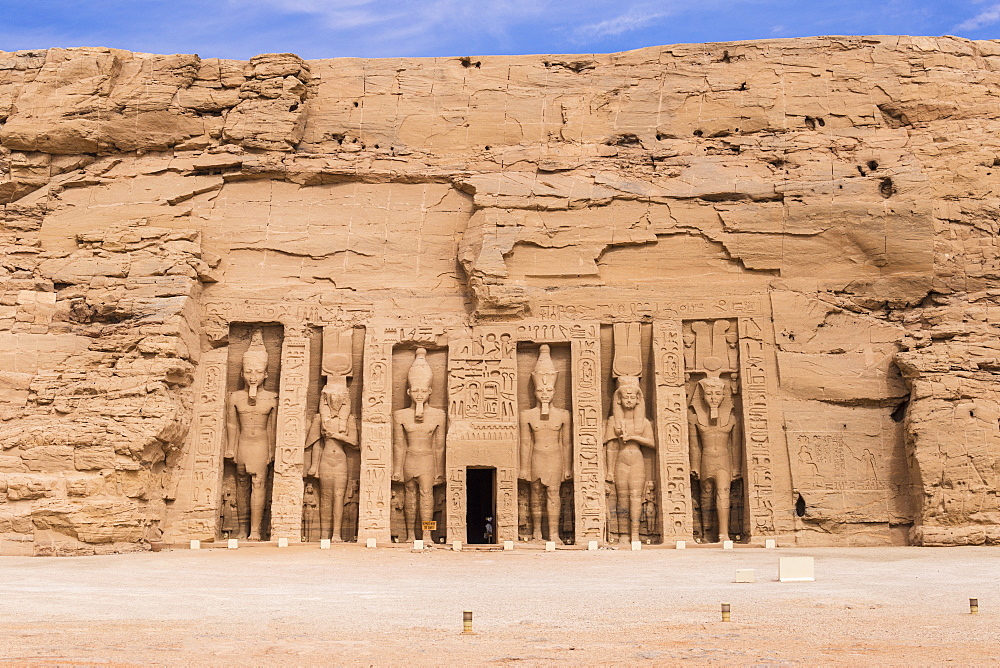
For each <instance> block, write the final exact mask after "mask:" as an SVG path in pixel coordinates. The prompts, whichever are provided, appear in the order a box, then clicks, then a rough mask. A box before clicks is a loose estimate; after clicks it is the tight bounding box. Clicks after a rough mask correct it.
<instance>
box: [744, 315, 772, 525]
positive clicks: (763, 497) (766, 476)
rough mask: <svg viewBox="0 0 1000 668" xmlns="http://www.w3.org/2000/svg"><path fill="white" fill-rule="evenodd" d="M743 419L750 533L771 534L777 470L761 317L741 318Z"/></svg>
mask: <svg viewBox="0 0 1000 668" xmlns="http://www.w3.org/2000/svg"><path fill="white" fill-rule="evenodd" d="M739 327H740V362H741V373H740V376H741V383H742V393H743V421H744V432H745V439H746V457H747V476H748V478H749V480H748V486H749V496H750V517H751V529H750V532H751V535H757V536H772V535H775V534H776V533H777V531H776V528H775V518H774V508H775V503H774V501H775V490H774V469H773V466H772V462H771V457H772V451H771V447H772V446H771V438H770V424H769V414H768V402H767V386H768V377H767V376H768V372H767V364H766V359H765V350H764V330H763V328H762V327H761V322H760V319H759V318H740V319H739Z"/></svg>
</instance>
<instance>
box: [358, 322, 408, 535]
mask: <svg viewBox="0 0 1000 668" xmlns="http://www.w3.org/2000/svg"><path fill="white" fill-rule="evenodd" d="M369 331H370V335H369V336H366V337H365V348H364V349H365V359H364V379H363V385H362V387H363V393H362V401H361V484H360V490H359V492H360V506H359V508H358V515H359V517H358V542H360V543H364V542H365V541H366V540H367V539H368V538H374V539H375V540H377V541H378V542H389V540H390V539H391V536H390V526H389V520H390V513H391V508H390V504H389V500H390V498H391V494H392V491H391V486H392V476H391V475H390V473H389V471H390V470H391V469H390V467H391V466H392V347H393V345H394V343H395V342H396V340H398V336H397V335H396V333H395V332H394V331H393V332H387V331H386V329H385V328H384V327H372V328H370V330H369Z"/></svg>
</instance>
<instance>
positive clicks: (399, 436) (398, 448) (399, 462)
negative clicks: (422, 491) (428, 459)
mask: <svg viewBox="0 0 1000 668" xmlns="http://www.w3.org/2000/svg"><path fill="white" fill-rule="evenodd" d="M405 459H406V430H405V429H403V425H402V424H400V422H399V419H398V418H396V416H395V415H393V416H392V479H393V480H394V481H395V482H403V461H404V460H405Z"/></svg>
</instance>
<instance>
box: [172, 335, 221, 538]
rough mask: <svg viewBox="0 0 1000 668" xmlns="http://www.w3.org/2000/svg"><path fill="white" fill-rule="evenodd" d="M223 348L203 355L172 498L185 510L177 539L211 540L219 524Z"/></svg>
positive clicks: (180, 508)
mask: <svg viewBox="0 0 1000 668" xmlns="http://www.w3.org/2000/svg"><path fill="white" fill-rule="evenodd" d="M227 357H228V351H227V349H225V348H217V349H214V350H209V351H207V352H205V353H203V354H202V358H201V363H200V364H199V365H198V375H197V378H196V387H197V389H196V393H197V394H196V396H197V398H198V402H197V410H196V412H195V416H194V424H193V425H192V429H191V431H190V432H189V436H188V445H187V447H188V452H187V455H186V457H185V458H184V460H183V461H184V465H183V470H182V471H180V472H178V475H177V476H176V478H175V480H176V481H177V489H176V490H175V491H173V496H174V498H175V499H176V500H177V503H178V504H182V505H180V507H179V508H178V510H182V511H185V515H186V517H185V520H184V522H183V526H184V527H185V529H184V533H183V535H178V536H177V538H178V539H179V540H190V539H197V540H213V539H214V538H215V535H216V530H217V524H218V519H219V518H218V512H217V511H216V507H217V504H218V500H219V496H220V493H221V489H222V450H223V443H224V439H225V423H224V418H223V416H224V414H225V405H226V364H227Z"/></svg>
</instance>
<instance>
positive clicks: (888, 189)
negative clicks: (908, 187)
mask: <svg viewBox="0 0 1000 668" xmlns="http://www.w3.org/2000/svg"><path fill="white" fill-rule="evenodd" d="M878 192H879V194H880V195H882V197H885V198H886V199H889V198H890V197H892V196H893V195H895V194H896V186H895V185H894V184H893V182H892V179H890V178H889V177H886V178H884V179H882V180H881V181H879V184H878Z"/></svg>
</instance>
